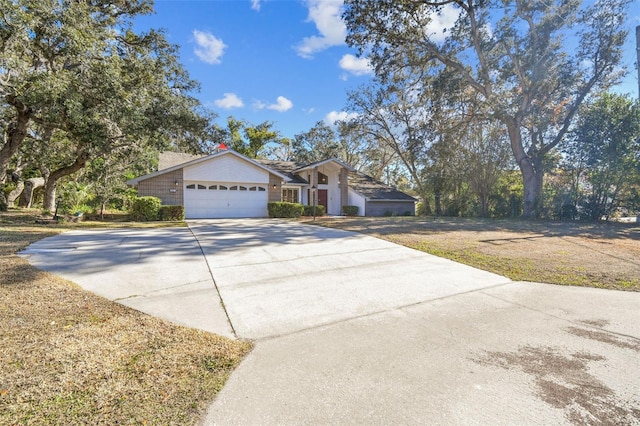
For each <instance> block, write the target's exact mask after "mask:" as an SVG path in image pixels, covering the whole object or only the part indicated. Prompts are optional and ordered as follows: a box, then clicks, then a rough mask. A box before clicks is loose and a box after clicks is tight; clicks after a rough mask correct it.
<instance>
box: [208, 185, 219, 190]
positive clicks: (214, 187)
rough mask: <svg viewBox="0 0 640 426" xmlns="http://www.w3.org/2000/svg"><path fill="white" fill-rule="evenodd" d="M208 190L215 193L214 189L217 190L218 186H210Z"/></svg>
mask: <svg viewBox="0 0 640 426" xmlns="http://www.w3.org/2000/svg"><path fill="white" fill-rule="evenodd" d="M209 189H213V190H214V191H215V190H216V189H218V185H211V186H210V187H209Z"/></svg>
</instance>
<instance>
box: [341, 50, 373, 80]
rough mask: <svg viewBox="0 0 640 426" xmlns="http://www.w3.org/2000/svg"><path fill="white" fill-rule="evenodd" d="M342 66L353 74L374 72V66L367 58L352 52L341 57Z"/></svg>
mask: <svg viewBox="0 0 640 426" xmlns="http://www.w3.org/2000/svg"><path fill="white" fill-rule="evenodd" d="M340 68H342V69H343V70H345V71H348V72H350V73H351V74H353V75H367V74H373V67H372V66H371V63H370V62H369V60H368V59H367V58H358V57H356V56H354V55H352V54H350V53H348V54H346V55H344V56H343V57H342V59H340Z"/></svg>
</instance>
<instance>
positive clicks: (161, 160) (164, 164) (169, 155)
mask: <svg viewBox="0 0 640 426" xmlns="http://www.w3.org/2000/svg"><path fill="white" fill-rule="evenodd" d="M200 157H203V156H202V155H193V154H187V153H186V152H172V151H163V152H161V153H160V154H159V155H158V170H164V169H168V168H169V167H173V166H177V165H178V164H182V163H186V162H188V161H191V160H195V159H196V158H200Z"/></svg>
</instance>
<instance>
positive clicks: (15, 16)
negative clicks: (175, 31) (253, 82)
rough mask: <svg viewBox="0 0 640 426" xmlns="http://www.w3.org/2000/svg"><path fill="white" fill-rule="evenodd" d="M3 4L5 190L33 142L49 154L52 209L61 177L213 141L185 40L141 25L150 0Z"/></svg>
mask: <svg viewBox="0 0 640 426" xmlns="http://www.w3.org/2000/svg"><path fill="white" fill-rule="evenodd" d="M0 10H1V11H2V13H1V14H0V102H2V112H3V119H2V123H3V138H2V140H0V189H2V187H3V185H4V184H5V182H6V181H7V171H8V169H9V167H10V164H11V161H12V159H14V158H15V156H16V154H18V153H19V150H20V149H21V147H22V148H24V145H25V144H32V143H33V144H35V145H33V146H31V147H30V148H31V150H32V151H34V152H35V151H37V152H40V153H41V155H40V164H38V165H37V166H39V167H40V169H41V170H44V171H43V177H44V178H45V181H46V183H45V201H44V207H45V209H49V210H51V209H52V208H53V206H54V199H55V188H56V183H57V182H58V180H59V179H62V178H64V177H66V176H68V175H70V174H73V173H75V172H77V171H78V170H80V169H81V168H83V167H85V165H86V164H87V163H88V162H89V161H90V160H92V159H95V158H100V157H105V156H108V155H110V154H112V153H114V152H115V151H121V150H125V151H126V150H130V149H131V148H132V147H154V148H161V147H166V146H168V145H169V144H176V143H179V144H182V145H186V146H187V147H194V148H197V147H198V146H199V145H200V144H201V142H202V140H203V139H204V138H206V134H207V132H208V130H210V129H211V128H210V125H209V119H208V117H207V116H206V115H205V114H204V113H203V112H202V111H201V108H200V105H199V102H198V101H197V100H196V99H195V98H193V97H192V96H190V93H191V92H192V91H194V90H197V89H198V84H197V83H196V82H195V81H193V80H191V79H190V78H189V76H188V75H187V73H186V72H185V70H184V69H183V68H182V66H181V64H180V63H179V62H178V59H177V55H176V48H175V46H171V45H170V44H168V43H167V42H166V40H165V38H164V36H163V34H162V33H161V32H158V31H154V30H151V31H148V32H146V33H135V32H134V31H133V30H132V24H131V20H132V19H133V18H134V17H135V16H137V15H139V14H145V13H150V12H151V11H152V2H151V1H150V0H131V1H115V0H79V1H65V0H0ZM4 201H5V200H4V191H2V190H0V208H2V207H5V208H6V203H5V202H4Z"/></svg>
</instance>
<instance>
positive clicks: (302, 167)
mask: <svg viewBox="0 0 640 426" xmlns="http://www.w3.org/2000/svg"><path fill="white" fill-rule="evenodd" d="M327 163H337V164H338V165H340V166H342V167H344V168H345V169H347V170H349V171H350V172H355V171H356V169H354V168H353V167H351V166H350V165H348V164H346V163H343V162H342V161H340V160H338V159H337V158H327V159H326V160H322V161H316V162H315V163H310V164H305V165H299V166H298V168H297V169H296V171H298V172H299V171H302V170H306V169H313V168H316V167H320V166H322V165H324V164H327Z"/></svg>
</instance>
